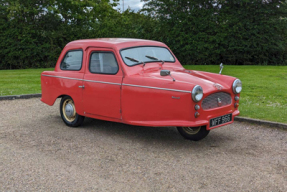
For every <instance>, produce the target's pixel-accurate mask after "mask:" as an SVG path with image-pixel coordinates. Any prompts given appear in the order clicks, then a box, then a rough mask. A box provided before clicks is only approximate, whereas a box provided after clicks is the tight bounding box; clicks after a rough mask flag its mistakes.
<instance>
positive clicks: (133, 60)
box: [121, 46, 175, 66]
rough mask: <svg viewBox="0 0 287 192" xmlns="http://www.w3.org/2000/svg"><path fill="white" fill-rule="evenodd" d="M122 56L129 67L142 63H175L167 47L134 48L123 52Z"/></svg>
mask: <svg viewBox="0 0 287 192" xmlns="http://www.w3.org/2000/svg"><path fill="white" fill-rule="evenodd" d="M121 56H122V59H123V60H124V62H125V64H126V65H128V66H133V65H137V64H140V63H142V62H145V63H147V62H156V61H164V62H175V59H174V57H173V55H172V54H171V53H170V51H169V50H168V49H167V48H165V47H152V46H146V47H132V48H128V49H124V50H121Z"/></svg>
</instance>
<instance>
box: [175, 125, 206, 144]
mask: <svg viewBox="0 0 287 192" xmlns="http://www.w3.org/2000/svg"><path fill="white" fill-rule="evenodd" d="M177 130H178V132H179V133H180V134H181V135H182V136H183V137H184V138H185V139H189V140H192V141H199V140H201V139H203V138H205V137H206V136H207V135H208V133H209V130H206V127H205V126H200V127H177Z"/></svg>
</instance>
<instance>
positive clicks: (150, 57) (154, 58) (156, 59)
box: [145, 55, 164, 68]
mask: <svg viewBox="0 0 287 192" xmlns="http://www.w3.org/2000/svg"><path fill="white" fill-rule="evenodd" d="M145 57H147V58H149V59H152V60H155V61H161V68H162V66H163V64H164V61H163V60H159V59H158V58H156V57H152V56H149V55H146V56H145Z"/></svg>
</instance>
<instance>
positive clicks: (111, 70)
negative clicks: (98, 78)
mask: <svg viewBox="0 0 287 192" xmlns="http://www.w3.org/2000/svg"><path fill="white" fill-rule="evenodd" d="M89 68H90V72H91V73H98V74H112V75H114V74H116V73H117V72H118V70H119V66H118V63H117V61H116V58H115V56H114V54H113V53H111V52H93V53H92V54H91V57H90V66H89Z"/></svg>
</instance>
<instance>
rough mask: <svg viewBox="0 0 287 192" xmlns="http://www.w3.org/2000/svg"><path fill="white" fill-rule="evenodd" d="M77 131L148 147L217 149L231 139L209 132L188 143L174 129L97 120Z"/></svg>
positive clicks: (88, 122)
mask: <svg viewBox="0 0 287 192" xmlns="http://www.w3.org/2000/svg"><path fill="white" fill-rule="evenodd" d="M79 129H85V130H88V131H90V134H98V133H101V134H104V135H106V136H107V137H113V138H114V139H129V140H133V141H136V142H143V143H150V145H169V146H178V147H180V146H181V147H182V145H184V146H190V145H192V146H202V145H204V146H210V147H218V146H220V145H222V144H224V143H225V142H230V141H232V140H233V138H230V135H225V134H222V131H221V133H219V132H218V131H214V130H213V131H211V132H210V133H209V135H208V136H207V137H206V138H205V139H203V140H201V141H190V140H187V139H184V138H183V137H182V136H181V135H180V134H179V133H178V131H177V129H176V127H143V126H133V125H127V124H122V123H116V122H109V121H103V120H97V119H91V118H86V119H85V121H84V123H83V125H81V127H79Z"/></svg>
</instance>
